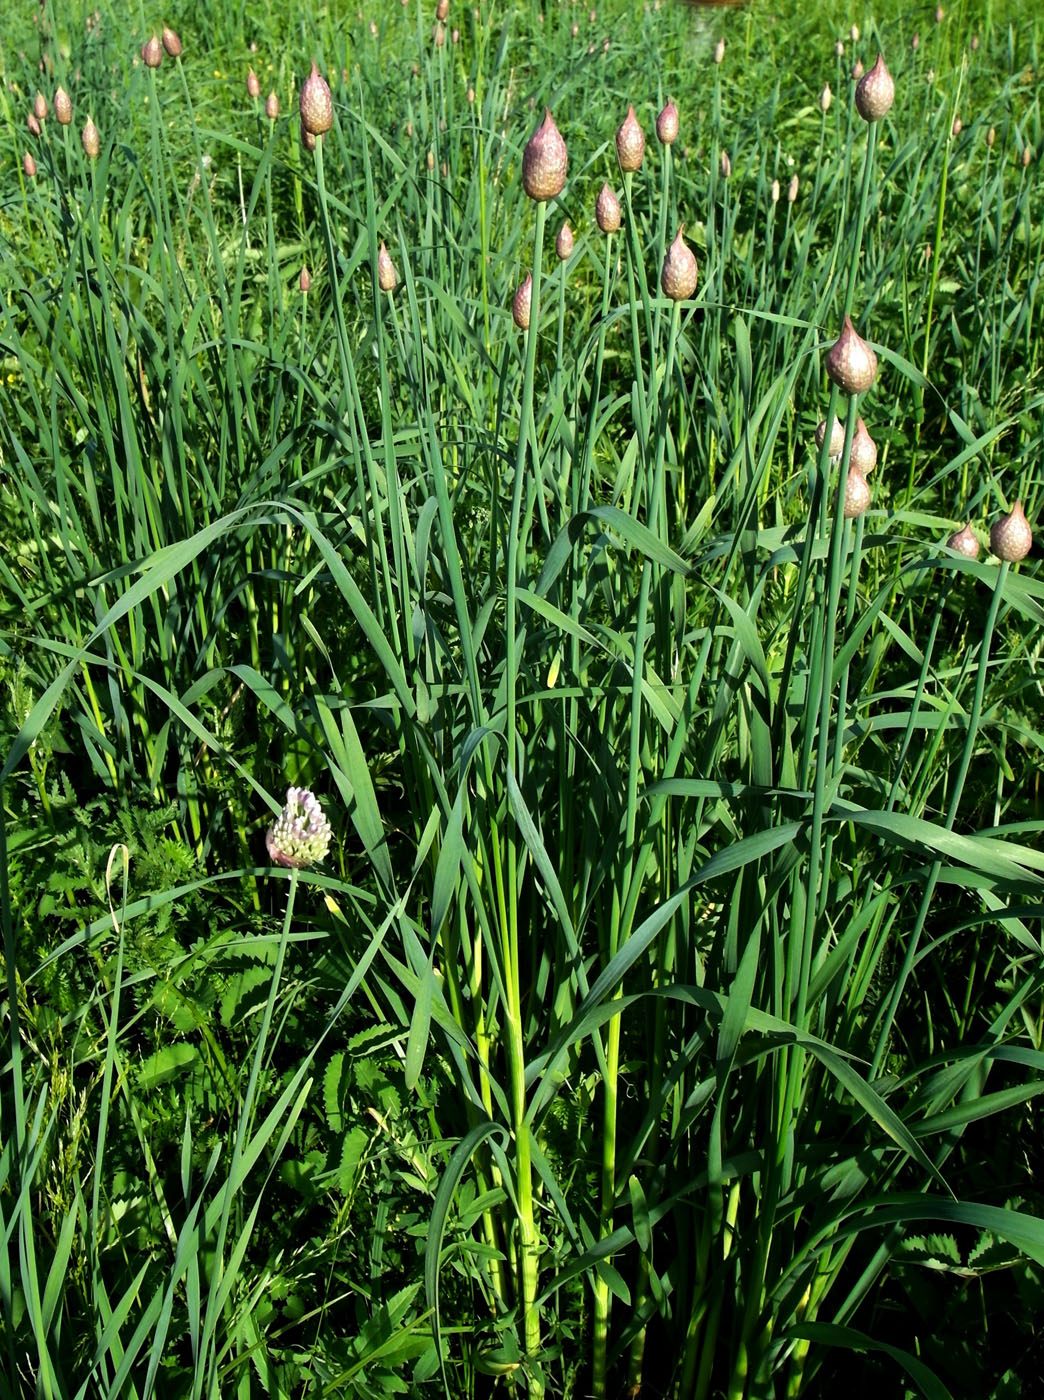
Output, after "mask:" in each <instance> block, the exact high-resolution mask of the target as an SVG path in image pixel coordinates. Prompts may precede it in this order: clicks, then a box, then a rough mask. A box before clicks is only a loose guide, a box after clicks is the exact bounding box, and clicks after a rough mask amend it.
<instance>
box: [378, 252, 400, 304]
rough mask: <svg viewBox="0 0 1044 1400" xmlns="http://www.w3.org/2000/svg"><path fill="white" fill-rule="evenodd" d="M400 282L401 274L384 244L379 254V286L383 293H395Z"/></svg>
mask: <svg viewBox="0 0 1044 1400" xmlns="http://www.w3.org/2000/svg"><path fill="white" fill-rule="evenodd" d="M398 281H399V274H398V273H397V272H396V270H395V264H394V263H393V262H392V260H391V254H390V253H389V252H388V249H387V248H386V247H385V245H384V244H383V243H382V244H381V246H380V250H379V252H378V254H377V284H378V286H379V287H380V289H381V291H382V292H393V291H394V290H395V287H396V285H397V283H398Z"/></svg>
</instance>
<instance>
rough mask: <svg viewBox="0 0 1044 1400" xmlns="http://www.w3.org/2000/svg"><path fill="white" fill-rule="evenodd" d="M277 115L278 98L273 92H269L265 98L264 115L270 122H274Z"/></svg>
mask: <svg viewBox="0 0 1044 1400" xmlns="http://www.w3.org/2000/svg"><path fill="white" fill-rule="evenodd" d="M278 115H279V98H278V97H276V95H275V93H274V92H270V93H269V94H268V96H267V97H266V98H265V116H266V117H267V118H268V120H269V121H270V122H274V121H275V119H276V117H278Z"/></svg>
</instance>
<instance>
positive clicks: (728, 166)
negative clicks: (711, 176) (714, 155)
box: [719, 151, 732, 180]
mask: <svg viewBox="0 0 1044 1400" xmlns="http://www.w3.org/2000/svg"><path fill="white" fill-rule="evenodd" d="M719 165H720V167H721V178H722V179H723V180H727V179H728V178H729V176H730V175H731V174H732V161H731V160H730V159H729V153H728V151H722V153H721V160H720V161H719Z"/></svg>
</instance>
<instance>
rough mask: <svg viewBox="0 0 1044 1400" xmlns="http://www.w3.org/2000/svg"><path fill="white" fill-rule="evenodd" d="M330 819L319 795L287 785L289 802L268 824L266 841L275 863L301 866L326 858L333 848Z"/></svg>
mask: <svg viewBox="0 0 1044 1400" xmlns="http://www.w3.org/2000/svg"><path fill="white" fill-rule="evenodd" d="M331 835H332V833H331V831H330V823H329V822H328V821H327V820H326V817H325V816H324V814H323V809H322V807H320V805H319V801H318V798H317V797H316V796H315V794H314V793H311V792H309V791H308V789H307V788H293V787H292V788H288V789H287V793H286V805H285V806H284V808H283V810H282V811H281V812H280V813H279V816H278V818H277V819H276V821H275V823H274V824H273V825H272V826H270V827H269V828H268V834H267V836H266V837H265V845H266V846H267V847H268V854H269V856H271V858H272V860H273V861H274V862H275V864H276V865H290V866H296V867H297V868H298V869H300V868H301V867H303V866H306V865H314V864H315V863H316V861H320V860H323V859H325V857H326V853H327V851H328V850H329V849H330V837H331Z"/></svg>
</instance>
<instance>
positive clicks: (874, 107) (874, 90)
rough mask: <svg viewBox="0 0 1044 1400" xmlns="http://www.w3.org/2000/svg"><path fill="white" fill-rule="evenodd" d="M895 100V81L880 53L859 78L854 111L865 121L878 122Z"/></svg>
mask: <svg viewBox="0 0 1044 1400" xmlns="http://www.w3.org/2000/svg"><path fill="white" fill-rule="evenodd" d="M894 101H895V82H894V80H893V78H892V75H891V73H889V71H888V69H887V68H886V67H885V61H884V59H883V58H882V57H881V55H880V54H878V55H877V62H876V63H875V64H874V66H873V67H872V68H871V69H870V72H869V73H864V75H863V76H862V77H861V78H860V80H859V86H858V87H857V88H856V92H855V104H856V111H857V112H858V113H859V115H860V116H861V117H862V118H863V120H864V121H867V122H879V121H880V120H881V118H882V117H883V116H884V115H885V114H886V113H887V112H888V109H889V108H890V107H891V105H892V103H893V102H894Z"/></svg>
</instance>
